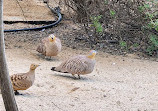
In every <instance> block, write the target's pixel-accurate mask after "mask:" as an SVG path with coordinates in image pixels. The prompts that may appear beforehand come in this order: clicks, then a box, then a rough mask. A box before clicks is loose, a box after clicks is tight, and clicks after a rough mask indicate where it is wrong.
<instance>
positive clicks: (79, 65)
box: [51, 50, 96, 79]
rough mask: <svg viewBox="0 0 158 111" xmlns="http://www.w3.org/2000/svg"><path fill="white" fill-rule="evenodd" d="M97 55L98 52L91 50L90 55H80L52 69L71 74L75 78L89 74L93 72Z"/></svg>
mask: <svg viewBox="0 0 158 111" xmlns="http://www.w3.org/2000/svg"><path fill="white" fill-rule="evenodd" d="M95 55H96V51H95V50H91V51H90V53H89V55H78V56H74V57H72V58H69V59H68V60H66V61H64V62H62V63H61V64H60V65H59V66H58V67H52V68H51V70H53V71H57V72H62V73H71V74H72V75H73V76H74V75H75V74H77V75H78V77H79V79H80V75H85V74H89V73H91V72H92V71H93V69H94V66H95V62H96V61H95Z"/></svg>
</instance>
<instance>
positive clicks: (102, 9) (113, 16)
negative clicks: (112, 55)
mask: <svg viewBox="0 0 158 111" xmlns="http://www.w3.org/2000/svg"><path fill="white" fill-rule="evenodd" d="M65 3H66V4H67V6H68V7H71V8H72V10H73V11H74V12H76V14H77V15H79V16H77V19H76V20H78V22H81V23H83V24H85V25H84V26H85V29H86V32H87V35H94V36H91V37H89V38H90V39H91V42H92V43H91V44H99V43H103V41H105V39H106V40H107V41H108V40H116V41H118V42H116V44H117V43H119V44H118V50H122V51H123V52H124V51H129V52H135V51H137V52H139V51H141V52H143V53H146V54H148V55H150V56H156V55H158V54H157V53H158V51H157V50H158V49H157V42H158V10H157V9H158V0H119V1H117V0H84V1H80V2H79V1H78V2H77V0H65ZM89 24H91V25H89ZM109 35H111V36H110V38H109V37H108V36H109ZM96 36H97V40H96V38H95V39H93V38H92V37H96ZM105 44H106V45H111V43H105ZM127 46H128V47H127ZM119 47H120V48H119ZM133 47H134V48H133ZM103 48H104V47H103ZM124 49H126V50H124Z"/></svg>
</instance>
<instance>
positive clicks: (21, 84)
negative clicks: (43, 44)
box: [10, 64, 39, 95]
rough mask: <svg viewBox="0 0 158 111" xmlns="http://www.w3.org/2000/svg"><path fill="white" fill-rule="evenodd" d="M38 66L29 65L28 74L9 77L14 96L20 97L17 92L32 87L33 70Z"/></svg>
mask: <svg viewBox="0 0 158 111" xmlns="http://www.w3.org/2000/svg"><path fill="white" fill-rule="evenodd" d="M38 66H39V65H37V64H31V65H30V70H29V71H28V72H26V73H17V74H13V75H11V76H10V78H11V83H12V86H13V89H14V91H15V92H14V93H15V95H22V94H20V93H19V92H18V90H26V89H28V88H30V87H31V86H32V85H33V83H34V80H35V69H36V68H37V67H38Z"/></svg>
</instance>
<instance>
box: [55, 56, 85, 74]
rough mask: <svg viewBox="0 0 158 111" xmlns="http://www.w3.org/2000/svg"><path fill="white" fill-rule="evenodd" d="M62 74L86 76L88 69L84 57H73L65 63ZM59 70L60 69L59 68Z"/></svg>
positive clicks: (61, 68)
mask: <svg viewBox="0 0 158 111" xmlns="http://www.w3.org/2000/svg"><path fill="white" fill-rule="evenodd" d="M59 68H60V71H61V72H63V71H64V72H69V73H71V74H84V73H85V72H86V70H87V68H88V65H87V64H86V62H85V58H84V57H80V56H77V57H73V58H70V59H68V60H67V61H65V62H63V63H62V64H61V65H60V66H59ZM57 69H58V68H57Z"/></svg>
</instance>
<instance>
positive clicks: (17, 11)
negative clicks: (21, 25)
mask: <svg viewBox="0 0 158 111" xmlns="http://www.w3.org/2000/svg"><path fill="white" fill-rule="evenodd" d="M54 4H55V3H54ZM4 20H5V21H43V20H47V21H48V20H49V21H54V20H55V17H54V15H53V14H52V13H51V11H50V10H49V9H48V8H47V5H46V4H45V3H43V0H5V1H4Z"/></svg>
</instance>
